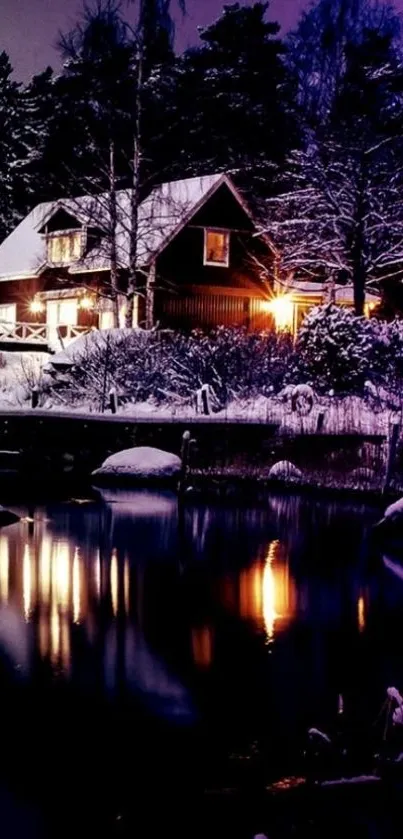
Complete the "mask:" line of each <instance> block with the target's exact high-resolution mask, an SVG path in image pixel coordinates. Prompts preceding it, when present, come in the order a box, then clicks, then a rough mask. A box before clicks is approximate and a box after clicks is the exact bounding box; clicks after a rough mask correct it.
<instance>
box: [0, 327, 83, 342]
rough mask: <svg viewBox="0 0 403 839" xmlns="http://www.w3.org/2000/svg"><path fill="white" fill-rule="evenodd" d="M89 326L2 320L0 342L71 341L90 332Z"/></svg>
mask: <svg viewBox="0 0 403 839" xmlns="http://www.w3.org/2000/svg"><path fill="white" fill-rule="evenodd" d="M89 331H90V329H89V328H88V327H87V326H72V325H71V324H60V325H59V326H57V327H56V326H49V325H48V324H47V323H6V322H5V321H0V343H1V342H5V341H7V342H10V343H11V342H14V341H15V342H21V343H26V344H48V343H49V341H52V342H55V341H57V340H58V338H59V339H61V340H62V341H71V340H72V339H73V338H78V336H79V335H83V333H85V332H89Z"/></svg>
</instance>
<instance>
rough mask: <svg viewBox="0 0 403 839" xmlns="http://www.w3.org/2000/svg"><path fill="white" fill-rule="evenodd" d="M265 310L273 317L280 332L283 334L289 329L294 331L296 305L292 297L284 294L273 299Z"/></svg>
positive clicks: (268, 302)
mask: <svg viewBox="0 0 403 839" xmlns="http://www.w3.org/2000/svg"><path fill="white" fill-rule="evenodd" d="M265 309H266V311H267V312H270V314H272V315H273V318H274V322H275V324H276V330H277V331H278V332H283V331H285V330H287V329H290V330H292V327H293V323H294V303H293V300H292V298H291V296H290V295H288V294H283V295H281V296H279V297H273V299H272V300H268V301H267V303H266V305H265Z"/></svg>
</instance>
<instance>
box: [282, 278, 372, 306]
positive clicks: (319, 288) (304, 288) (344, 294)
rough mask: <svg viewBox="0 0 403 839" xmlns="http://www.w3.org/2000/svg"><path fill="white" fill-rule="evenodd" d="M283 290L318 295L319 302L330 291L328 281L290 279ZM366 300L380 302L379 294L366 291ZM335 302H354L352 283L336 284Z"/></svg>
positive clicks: (311, 295) (310, 295)
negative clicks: (327, 285)
mask: <svg viewBox="0 0 403 839" xmlns="http://www.w3.org/2000/svg"><path fill="white" fill-rule="evenodd" d="M282 292H284V293H285V292H287V293H290V292H291V293H292V294H295V295H298V296H301V297H304V295H306V296H307V297H316V296H317V297H318V302H320V300H321V299H322V297H323V296H324V295H326V294H327V293H328V289H327V287H326V283H323V282H314V281H313V282H307V281H299V280H290V281H289V282H288V283H287V286H286V287H285V286H284V287H283V288H282ZM365 300H366V302H367V303H379V296H376V295H375V294H371V293H370V292H366V294H365ZM335 302H336V303H345V304H347V305H351V306H352V305H353V304H354V289H353V286H352V285H336V286H335Z"/></svg>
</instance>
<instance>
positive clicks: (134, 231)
mask: <svg viewBox="0 0 403 839" xmlns="http://www.w3.org/2000/svg"><path fill="white" fill-rule="evenodd" d="M143 52H144V50H143V41H142V36H141V34H140V41H139V46H138V51H137V67H136V71H137V74H136V95H135V103H134V107H135V120H134V137H133V161H132V185H131V200H130V252H129V278H128V284H127V305H126V326H127V327H129V328H131V327H132V326H133V312H134V298H135V296H136V293H137V292H138V289H137V267H138V266H137V250H138V247H137V245H138V241H137V240H138V233H139V203H140V166H141V116H142V113H141V110H142V102H141V88H142V83H143Z"/></svg>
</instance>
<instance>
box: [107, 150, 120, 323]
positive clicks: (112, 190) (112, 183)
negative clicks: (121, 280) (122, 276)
mask: <svg viewBox="0 0 403 839" xmlns="http://www.w3.org/2000/svg"><path fill="white" fill-rule="evenodd" d="M109 215H110V225H111V229H110V263H111V297H112V305H113V308H112V312H113V325H114V327H118V326H119V303H118V263H117V252H116V226H117V206H116V178H115V144H114V142H113V140H111V141H110V143H109Z"/></svg>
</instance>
